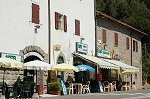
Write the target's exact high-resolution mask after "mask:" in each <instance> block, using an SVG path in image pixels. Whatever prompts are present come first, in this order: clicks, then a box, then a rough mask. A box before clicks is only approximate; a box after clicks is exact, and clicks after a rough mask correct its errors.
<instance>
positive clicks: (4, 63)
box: [0, 58, 23, 69]
mask: <svg viewBox="0 0 150 99" xmlns="http://www.w3.org/2000/svg"><path fill="white" fill-rule="evenodd" d="M0 65H1V67H3V68H16V69H22V68H23V63H22V62H19V61H16V60H13V59H10V58H0Z"/></svg>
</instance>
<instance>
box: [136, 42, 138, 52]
mask: <svg viewBox="0 0 150 99" xmlns="http://www.w3.org/2000/svg"><path fill="white" fill-rule="evenodd" d="M136 52H138V42H137V41H136Z"/></svg>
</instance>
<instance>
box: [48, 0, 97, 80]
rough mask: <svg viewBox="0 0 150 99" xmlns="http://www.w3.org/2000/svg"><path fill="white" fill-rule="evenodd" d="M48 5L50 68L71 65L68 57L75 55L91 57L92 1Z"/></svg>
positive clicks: (92, 52) (70, 0)
mask: <svg viewBox="0 0 150 99" xmlns="http://www.w3.org/2000/svg"><path fill="white" fill-rule="evenodd" d="M66 2H67V3H66ZM50 4H51V6H50V18H51V19H50V21H51V22H50V32H51V33H50V37H51V38H50V45H51V46H50V50H51V51H50V53H51V55H50V56H51V58H50V61H51V64H59V63H69V64H73V60H74V59H73V56H72V53H76V52H78V51H79V52H82V53H84V54H87V55H94V53H95V20H94V0H86V1H84V0H64V1H60V0H51V1H50ZM68 74H70V73H68ZM68 74H66V75H65V74H64V79H65V80H66V79H67V77H68ZM70 75H71V76H72V74H70Z"/></svg>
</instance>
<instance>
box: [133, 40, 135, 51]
mask: <svg viewBox="0 0 150 99" xmlns="http://www.w3.org/2000/svg"><path fill="white" fill-rule="evenodd" d="M133 51H134V52H135V40H133Z"/></svg>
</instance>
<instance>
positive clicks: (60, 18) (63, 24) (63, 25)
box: [55, 12, 67, 32]
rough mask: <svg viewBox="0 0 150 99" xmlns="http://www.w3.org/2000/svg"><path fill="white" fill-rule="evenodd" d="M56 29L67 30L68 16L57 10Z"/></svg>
mask: <svg viewBox="0 0 150 99" xmlns="http://www.w3.org/2000/svg"><path fill="white" fill-rule="evenodd" d="M55 29H57V30H58V29H60V30H64V32H67V16H66V15H62V14H60V13H58V12H55Z"/></svg>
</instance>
